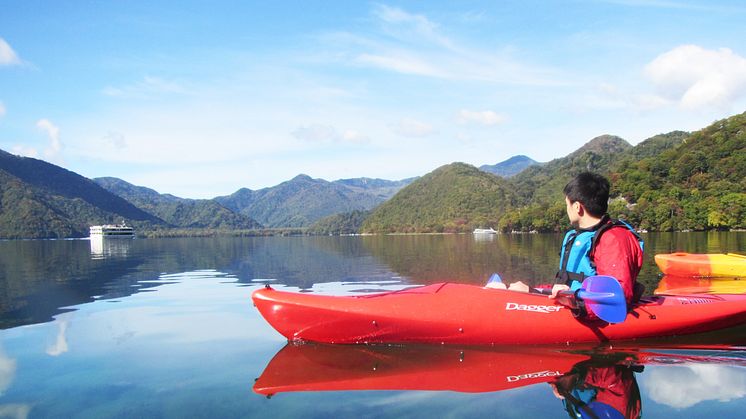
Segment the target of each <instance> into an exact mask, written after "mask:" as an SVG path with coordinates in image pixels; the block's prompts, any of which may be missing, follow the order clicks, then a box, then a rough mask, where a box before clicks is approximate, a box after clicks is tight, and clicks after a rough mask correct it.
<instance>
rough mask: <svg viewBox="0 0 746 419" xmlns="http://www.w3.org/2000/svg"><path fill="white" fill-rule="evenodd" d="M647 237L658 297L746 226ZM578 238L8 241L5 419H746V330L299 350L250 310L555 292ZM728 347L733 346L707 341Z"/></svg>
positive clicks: (0, 402) (741, 247)
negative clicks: (569, 243) (493, 288)
mask: <svg viewBox="0 0 746 419" xmlns="http://www.w3.org/2000/svg"><path fill="white" fill-rule="evenodd" d="M644 238H645V240H646V259H647V260H646V263H645V267H644V269H643V271H642V273H641V275H640V281H641V282H643V283H644V284H645V285H646V287H647V289H648V291H649V292H652V290H654V289H655V288H656V287H657V286H658V282H659V281H660V279H661V278H660V277H659V275H658V269H657V267H656V266H655V265H654V263H653V260H652V256H653V255H654V254H655V253H668V252H671V251H689V252H697V253H723V252H740V253H744V252H745V251H746V233H744V232H728V233H726V232H711V233H660V234H652V233H651V234H645V235H644ZM560 241H561V236H560V235H535V234H530V235H529V234H525V235H497V236H487V237H478V236H473V235H412V236H368V237H250V238H188V239H186V238H185V239H135V240H119V241H106V242H90V241H88V240H43V241H2V242H0V418H4V417H11V418H24V417H30V418H52V417H54V418H60V417H76V418H110V417H127V418H130V417H156V418H158V417H190V418H191V417H210V418H215V417H262V418H264V417H304V418H306V417H310V418H313V417H319V418H321V417H324V418H328V417H371V418H374V417H454V418H459V417H469V418H473V417H520V418H525V417H556V418H563V417H568V413H567V412H566V411H565V407H566V406H568V405H569V406H570V407H569V408H570V409H572V408H573V406H580V403H579V402H578V399H582V398H583V397H586V396H588V394H590V393H589V392H593V391H595V392H596V393H595V394H604V395H607V396H609V397H611V398H612V399H614V398H615V399H614V400H616V401H615V402H613V403H612V402H609V403H610V404H612V405H613V404H614V403H617V402H619V403H621V404H620V406H623V409H621V410H625V409H626V411H627V412H628V413H629V412H632V413H633V414H634V413H635V412H639V411H640V410H641V412H642V414H643V415H644V416H645V417H671V416H673V415H679V416H681V417H713V416H718V417H722V418H726V417H742V415H743V412H744V411H746V329H745V328H743V327H738V328H733V329H729V330H726V331H723V332H719V333H717V334H710V335H707V336H704V337H702V338H701V339H702V340H701V341H699V340H698V339H700V338H699V337H694V338H691V339H689V340H687V343H686V348H682V347H681V346H680V343H678V342H665V341H664V342H663V343H661V344H660V345H656V344H649V345H646V346H645V347H641V346H639V345H638V346H634V344H632V345H629V344H628V345H621V346H618V347H609V346H608V345H607V346H603V347H599V348H592V347H577V348H537V347H523V348H521V347H489V348H479V347H472V348H457V347H448V346H445V347H443V346H417V345H410V346H358V347H348V346H329V345H313V344H308V345H287V346H286V343H287V342H286V340H285V339H284V338H283V337H282V336H280V335H279V334H278V333H277V332H275V331H274V330H273V329H272V328H271V327H270V326H268V325H267V323H266V322H264V320H263V319H262V318H261V317H260V316H259V314H258V312H257V311H256V309H255V308H254V307H253V306H252V304H251V300H250V296H251V293H252V291H254V290H255V289H257V288H259V287H262V286H264V284H267V283H268V284H272V286H273V287H275V288H279V289H289V290H297V291H303V292H316V293H327V294H339V295H344V294H358V293H367V292H375V291H382V290H396V289H402V288H406V287H408V286H411V285H419V284H429V283H436V282H442V281H453V282H461V283H470V284H480V285H481V284H484V282H485V281H486V280H487V278H488V277H489V275H490V274H491V273H492V272H499V273H500V274H501V276H502V277H503V279H504V281H505V282H512V281H515V280H522V281H524V282H529V283H532V284H538V283H542V282H547V280H549V279H551V278H552V277H553V275H554V273H555V271H556V270H557V267H556V265H557V263H558V260H559V243H560ZM729 281H731V282H732V284H736V285H737V284H738V281H735V280H729ZM718 342H728V343H729V344H730V345H729V346H728V347H724V348H721V349H719V350H714V349H713V348H712V347H710V346H707V347H705V346H701V345H703V344H704V343H708V344H709V343H718ZM522 366H523V367H522ZM526 366H531V367H532V368H533V369H530V368H529V369H526ZM560 376H561V377H560ZM257 379H258V380H257ZM612 379H613V380H616V381H613V380H612ZM612 381H613V382H615V383H616V382H618V383H621V387H623V388H624V389H625V391H624V392H622V393H623V395H625V397H624V398H623V399H624V400H622V401H621V402H620V400H621V399H620V397H619V394H617V393H619V392H618V391H616V390H615V388H616V389H618V388H619V387H613V386H606V387H604V386H600V385H599V384H598V383H600V382H604V383H608V382H612ZM584 383H585V384H584ZM591 383H596V384H595V387H594V386H591V385H590V384H591ZM581 384H583V386H581ZM298 389H304V390H307V391H293V390H298ZM268 396H270V397H268ZM576 408H577V409H580V410H582V408H578V407H576ZM601 409H603V406H601ZM583 414H585V415H586V417H592V416H587V415H588V413H587V412H583ZM612 417H613V416H612Z"/></svg>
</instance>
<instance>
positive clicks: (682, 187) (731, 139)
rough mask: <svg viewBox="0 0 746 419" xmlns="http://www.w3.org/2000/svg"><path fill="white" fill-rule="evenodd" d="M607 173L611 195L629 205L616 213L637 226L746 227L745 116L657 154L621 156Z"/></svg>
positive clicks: (677, 227) (697, 228) (622, 206)
mask: <svg viewBox="0 0 746 419" xmlns="http://www.w3.org/2000/svg"><path fill="white" fill-rule="evenodd" d="M641 145H643V144H641ZM638 147H639V146H638ZM610 172H611V173H610V176H611V179H612V181H613V185H614V188H613V192H614V193H615V194H616V195H619V196H621V197H623V198H624V199H626V201H627V202H628V203H629V204H631V205H620V202H623V201H621V200H620V201H619V202H617V205H615V208H614V210H615V211H616V212H618V213H624V214H626V216H627V217H628V218H630V219H631V220H632V221H633V222H635V223H636V224H637V225H639V226H640V227H641V228H646V229H650V230H658V231H668V230H705V229H723V228H736V229H743V228H746V112H745V113H742V114H740V115H735V116H733V117H730V118H728V119H724V120H721V121H718V122H715V123H714V124H712V125H710V126H709V127H707V128H705V129H702V130H700V131H697V132H694V133H692V134H691V135H690V136H688V137H686V138H684V139H683V141H680V142H679V143H674V144H673V146H672V147H669V148H666V149H664V150H662V151H661V152H660V153H656V154H655V155H648V156H645V155H634V156H625V157H624V158H622V159H620V161H619V162H618V163H617V164H615V165H614V167H613V168H612V170H611V171H610Z"/></svg>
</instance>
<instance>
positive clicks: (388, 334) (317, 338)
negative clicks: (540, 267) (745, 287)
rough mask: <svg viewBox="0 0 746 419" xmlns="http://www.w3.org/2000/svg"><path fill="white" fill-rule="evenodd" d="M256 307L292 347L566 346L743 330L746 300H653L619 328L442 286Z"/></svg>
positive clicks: (271, 294) (267, 297)
mask: <svg viewBox="0 0 746 419" xmlns="http://www.w3.org/2000/svg"><path fill="white" fill-rule="evenodd" d="M252 299H253V301H254V305H255V306H256V307H257V308H258V310H259V312H260V313H261V314H262V316H264V318H265V319H266V320H267V321H268V322H269V324H270V325H272V327H274V328H275V329H276V330H277V331H278V332H280V333H281V334H282V335H283V336H285V337H286V338H287V339H288V340H290V341H313V342H323V343H340V344H355V343H407V342H410V343H429V344H430V343H436V344H466V345H484V344H488V345H489V344H497V345H504V344H508V345H512V344H558V343H559V344H565V343H578V342H606V341H621V340H632V339H640V338H658V337H662V336H675V335H685V334H694V333H701V332H707V331H713V330H719V329H723V328H727V327H731V326H736V325H740V324H742V323H746V295H688V296H685V295H677V296H654V297H650V298H646V299H643V301H641V302H640V303H639V304H638V305H636V306H635V307H632V309H631V310H630V312H629V314H628V315H627V316H626V319H624V321H623V322H621V323H617V324H609V323H606V322H604V321H602V320H594V321H584V320H582V319H578V318H575V317H574V316H573V314H572V313H571V311H570V310H569V309H567V308H566V307H564V306H562V305H560V304H558V303H557V302H556V300H552V299H550V298H548V297H547V296H546V295H541V294H533V293H521V292H513V291H507V290H501V289H488V288H484V287H480V286H474V285H464V284H454V283H442V284H433V285H428V286H424V287H416V288H410V289H406V290H402V291H395V292H387V293H381V294H372V295H363V296H328V295H318V294H308V293H297V292H284V291H277V290H274V289H272V288H271V287H269V286H267V287H266V288H263V289H259V290H257V291H255V292H254V293H253V295H252Z"/></svg>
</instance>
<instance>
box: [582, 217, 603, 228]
mask: <svg viewBox="0 0 746 419" xmlns="http://www.w3.org/2000/svg"><path fill="white" fill-rule="evenodd" d="M602 218H603V217H592V216H590V215H587V216H585V217H582V218H581V219H580V220H579V221H578V227H580V228H581V229H588V228H591V227H593V226H595V225H596V224H598V223H600V222H601V219H602Z"/></svg>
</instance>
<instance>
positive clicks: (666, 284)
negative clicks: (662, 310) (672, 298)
mask: <svg viewBox="0 0 746 419" xmlns="http://www.w3.org/2000/svg"><path fill="white" fill-rule="evenodd" d="M654 293H655V294H656V295H691V294H746V278H743V279H737V278H736V279H733V278H693V277H691V276H673V275H664V276H663V279H661V281H660V282H659V283H658V288H656V289H655V292H654Z"/></svg>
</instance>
